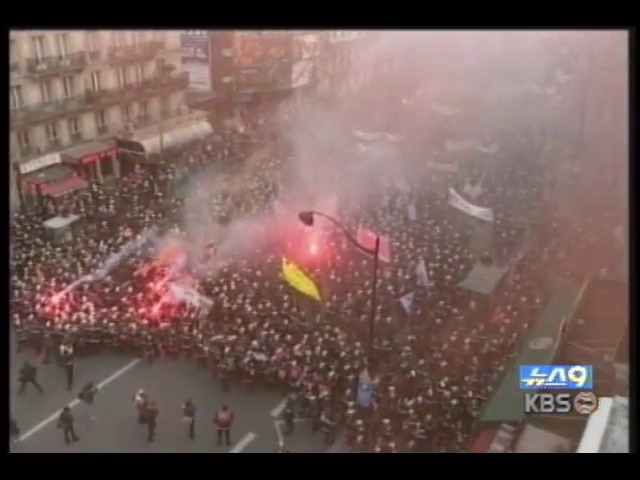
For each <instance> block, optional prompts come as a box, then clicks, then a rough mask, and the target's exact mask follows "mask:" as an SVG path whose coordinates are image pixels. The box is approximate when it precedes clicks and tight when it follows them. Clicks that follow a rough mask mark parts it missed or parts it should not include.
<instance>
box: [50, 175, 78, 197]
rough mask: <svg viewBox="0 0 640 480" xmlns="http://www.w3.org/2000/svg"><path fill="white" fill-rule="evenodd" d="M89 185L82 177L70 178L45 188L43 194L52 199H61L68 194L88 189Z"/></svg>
mask: <svg viewBox="0 0 640 480" xmlns="http://www.w3.org/2000/svg"><path fill="white" fill-rule="evenodd" d="M88 185H89V184H88V183H87V182H86V181H85V180H83V179H82V178H80V177H68V178H65V179H64V180H61V181H59V182H55V183H50V184H48V185H45V186H43V188H42V193H43V194H45V195H49V196H50V197H54V198H55V197H60V196H62V195H65V194H67V193H71V192H74V191H76V190H80V189H81V188H86V187H87V186H88Z"/></svg>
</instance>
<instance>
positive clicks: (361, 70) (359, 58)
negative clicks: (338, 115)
mask: <svg viewBox="0 0 640 480" xmlns="http://www.w3.org/2000/svg"><path fill="white" fill-rule="evenodd" d="M371 40H372V35H371V32H368V31H366V30H332V31H328V32H324V34H323V36H322V48H321V54H320V60H319V62H318V67H317V76H318V93H319V94H320V95H323V96H337V97H341V96H344V95H351V94H353V93H355V92H357V91H359V90H361V89H363V88H366V87H367V86H368V85H369V84H370V82H371V80H372V79H373V75H374V63H373V59H374V50H373V48H372V45H373V44H372V43H371Z"/></svg>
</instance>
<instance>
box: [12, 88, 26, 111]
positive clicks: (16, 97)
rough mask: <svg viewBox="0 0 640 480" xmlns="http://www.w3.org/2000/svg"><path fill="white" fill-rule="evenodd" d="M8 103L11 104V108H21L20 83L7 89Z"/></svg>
mask: <svg viewBox="0 0 640 480" xmlns="http://www.w3.org/2000/svg"><path fill="white" fill-rule="evenodd" d="M9 103H10V105H11V110H17V109H18V108H22V105H23V103H22V87H21V86H20V85H16V86H14V87H11V88H10V89H9Z"/></svg>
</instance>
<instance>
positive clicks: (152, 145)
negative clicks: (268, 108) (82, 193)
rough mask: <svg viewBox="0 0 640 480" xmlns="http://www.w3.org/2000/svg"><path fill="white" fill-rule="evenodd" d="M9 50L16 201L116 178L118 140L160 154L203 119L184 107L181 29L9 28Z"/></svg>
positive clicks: (11, 154)
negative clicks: (156, 138)
mask: <svg viewBox="0 0 640 480" xmlns="http://www.w3.org/2000/svg"><path fill="white" fill-rule="evenodd" d="M10 48H11V51H10V91H9V98H10V122H11V132H10V157H11V162H12V165H13V168H12V173H13V174H14V176H15V179H14V181H12V187H14V186H15V195H14V196H16V197H19V199H20V200H21V201H22V202H25V201H26V202H27V203H29V201H32V200H33V198H31V197H39V196H41V195H43V194H50V195H52V196H53V195H62V194H63V193H64V191H65V189H73V188H78V187H81V186H82V184H83V183H82V182H83V181H84V182H87V181H91V180H98V181H102V180H103V179H105V178H107V177H110V176H119V175H120V173H121V168H122V165H121V162H120V156H119V155H118V149H117V148H116V147H117V141H118V139H121V138H122V139H126V140H130V141H131V140H133V141H137V142H140V143H141V144H142V145H143V147H147V148H148V150H149V151H152V150H154V149H156V150H157V149H158V148H157V146H158V144H160V149H161V148H162V143H163V142H162V138H163V137H164V138H165V139H166V143H167V144H169V143H171V141H172V140H171V138H172V131H173V130H175V129H180V128H182V129H183V130H184V129H185V128H186V126H185V125H184V123H188V124H189V125H191V124H193V123H194V122H198V121H199V118H194V116H193V115H192V114H190V113H189V112H188V109H187V107H186V105H185V91H186V89H187V86H188V75H186V74H185V73H183V72H182V71H181V50H180V36H179V32H178V31H175V32H173V31H124V30H121V31H82V30H75V31H66V30H58V31H12V32H11V33H10ZM182 118H184V122H181V119H182ZM186 136H187V135H186V133H185V132H182V134H180V135H173V137H174V138H173V140H176V141H177V140H179V139H180V138H186ZM152 137H160V140H159V141H157V140H156V141H150V140H149V138H152ZM145 142H146V145H145ZM69 178H75V179H76V180H75V183H74V182H73V181H70V180H69ZM56 185H57V186H56ZM27 197H28V198H27Z"/></svg>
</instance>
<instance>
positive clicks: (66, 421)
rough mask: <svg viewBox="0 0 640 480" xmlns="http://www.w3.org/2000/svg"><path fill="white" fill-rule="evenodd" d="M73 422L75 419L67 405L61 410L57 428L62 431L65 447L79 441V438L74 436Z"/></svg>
mask: <svg viewBox="0 0 640 480" xmlns="http://www.w3.org/2000/svg"><path fill="white" fill-rule="evenodd" d="M74 421H75V419H74V417H73V413H72V412H71V407H69V406H68V405H67V406H66V407H64V408H63V409H62V412H61V413H60V416H59V417H58V428H60V429H61V430H62V433H63V434H64V443H66V444H67V445H69V444H70V443H73V442H77V441H78V440H80V437H78V436H77V435H76V431H75V428H74Z"/></svg>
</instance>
